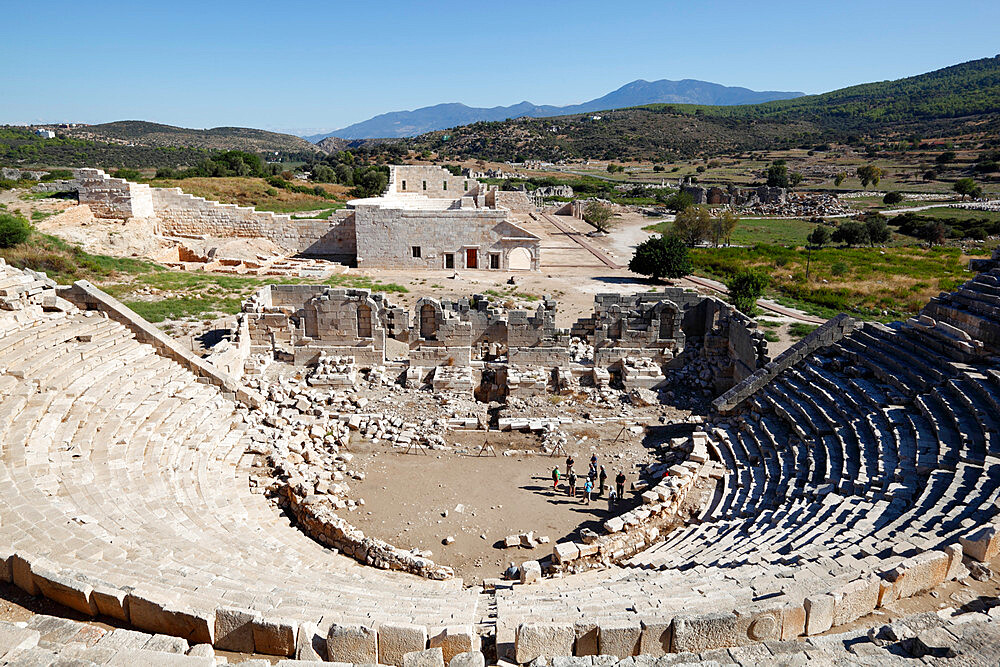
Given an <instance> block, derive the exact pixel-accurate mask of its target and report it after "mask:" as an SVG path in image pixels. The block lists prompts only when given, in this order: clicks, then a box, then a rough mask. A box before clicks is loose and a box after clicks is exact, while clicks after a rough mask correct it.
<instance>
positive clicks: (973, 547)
mask: <svg viewBox="0 0 1000 667" xmlns="http://www.w3.org/2000/svg"><path fill="white" fill-rule="evenodd" d="M958 542H959V544H961V545H962V551H963V552H964V553H965V555H966V556H968V557H969V558H971V559H973V560H977V561H979V562H980V563H988V562H989V561H991V560H993V559H994V558H995V557H996V555H997V554H998V553H1000V526H998V525H996V524H990V525H988V526H983V527H982V528H977V529H976V530H974V531H972V532H971V533H969V534H968V535H966V536H965V537H960V538H958Z"/></svg>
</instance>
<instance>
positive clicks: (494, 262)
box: [490, 253, 500, 269]
mask: <svg viewBox="0 0 1000 667" xmlns="http://www.w3.org/2000/svg"><path fill="white" fill-rule="evenodd" d="M490 268H491V269H499V268H500V255H498V254H496V253H490Z"/></svg>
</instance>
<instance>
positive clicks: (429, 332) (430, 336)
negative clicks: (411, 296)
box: [420, 303, 437, 340]
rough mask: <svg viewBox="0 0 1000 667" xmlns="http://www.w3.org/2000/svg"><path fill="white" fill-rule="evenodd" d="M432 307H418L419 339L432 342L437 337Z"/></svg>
mask: <svg viewBox="0 0 1000 667" xmlns="http://www.w3.org/2000/svg"><path fill="white" fill-rule="evenodd" d="M436 314H437V313H436V312H435V310H434V306H432V305H431V304H429V303H425V304H424V305H422V306H421V307H420V337H421V338H423V339H424V340H434V339H435V338H436V337H437V336H436V335H435V334H437V318H436Z"/></svg>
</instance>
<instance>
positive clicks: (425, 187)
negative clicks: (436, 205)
mask: <svg viewBox="0 0 1000 667" xmlns="http://www.w3.org/2000/svg"><path fill="white" fill-rule="evenodd" d="M426 189H427V181H424V190H426Z"/></svg>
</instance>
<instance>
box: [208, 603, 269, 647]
mask: <svg viewBox="0 0 1000 667" xmlns="http://www.w3.org/2000/svg"><path fill="white" fill-rule="evenodd" d="M258 619H259V616H258V615H257V613H256V612H252V611H249V610H247V609H236V608H233V607H219V608H218V609H216V610H215V647H216V648H219V649H222V650H223V651H236V652H237V653H253V652H254V643H253V623H254V621H256V620H258Z"/></svg>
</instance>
